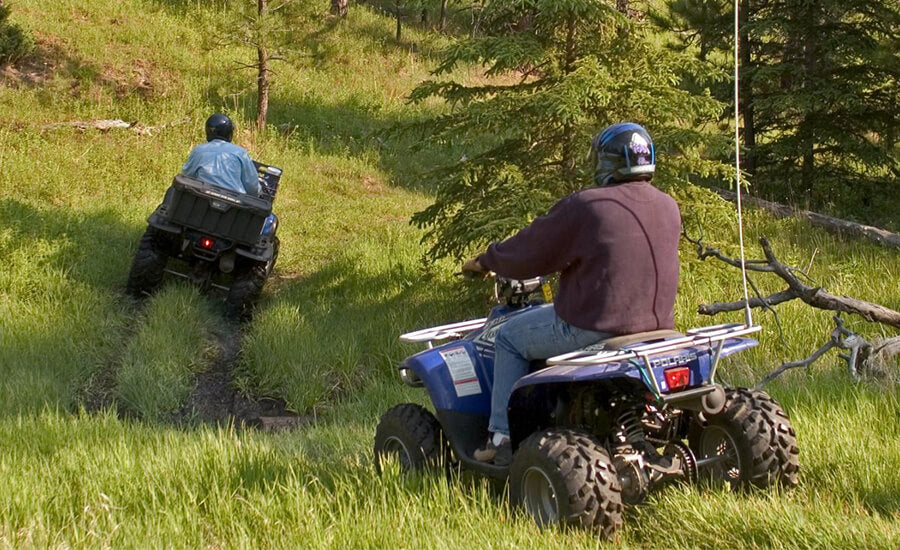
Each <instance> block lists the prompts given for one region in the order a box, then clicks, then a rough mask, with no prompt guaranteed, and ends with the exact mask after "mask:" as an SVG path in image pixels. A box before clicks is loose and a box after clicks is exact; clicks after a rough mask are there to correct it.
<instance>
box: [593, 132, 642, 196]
mask: <svg viewBox="0 0 900 550" xmlns="http://www.w3.org/2000/svg"><path fill="white" fill-rule="evenodd" d="M591 162H592V163H593V167H594V183H596V184H597V185H608V184H610V183H617V182H621V181H636V180H644V181H650V179H651V178H653V172H654V171H655V170H656V151H654V149H653V140H652V139H650V134H649V133H648V132H647V130H645V129H644V127H643V126H641V125H640V124H635V123H633V122H622V123H619V124H613V125H612V126H610V127H608V128H606V129H605V130H603V131H602V132H600V133H599V134H597V135H596V136H595V137H594V139H593V140H591Z"/></svg>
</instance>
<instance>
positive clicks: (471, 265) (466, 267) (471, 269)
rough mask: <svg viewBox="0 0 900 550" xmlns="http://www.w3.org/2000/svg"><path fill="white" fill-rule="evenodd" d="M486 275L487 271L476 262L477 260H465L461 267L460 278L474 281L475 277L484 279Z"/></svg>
mask: <svg viewBox="0 0 900 550" xmlns="http://www.w3.org/2000/svg"><path fill="white" fill-rule="evenodd" d="M487 275H488V270H486V269H485V268H484V266H483V265H481V262H479V261H478V258H472V259H470V260H467V261H466V263H464V264H463V265H462V276H463V277H466V278H467V279H474V278H476V277H485V276H487Z"/></svg>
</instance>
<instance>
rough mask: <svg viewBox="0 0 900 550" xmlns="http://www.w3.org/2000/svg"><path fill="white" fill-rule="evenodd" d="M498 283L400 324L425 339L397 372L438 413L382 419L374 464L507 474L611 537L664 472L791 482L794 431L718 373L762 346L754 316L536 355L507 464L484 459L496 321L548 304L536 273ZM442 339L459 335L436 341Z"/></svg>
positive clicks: (546, 511)
mask: <svg viewBox="0 0 900 550" xmlns="http://www.w3.org/2000/svg"><path fill="white" fill-rule="evenodd" d="M495 285H496V295H497V297H498V298H499V302H500V305H497V306H496V307H494V308H493V309H492V310H491V312H490V314H489V315H488V317H487V318H484V319H474V320H471V321H464V322H460V323H453V324H449V325H443V326H438V327H433V328H427V329H423V330H418V331H415V332H411V333H408V334H404V335H402V336H401V339H402V340H403V341H406V342H421V343H425V344H426V345H427V349H426V350H425V351H422V352H420V353H417V354H415V355H412V356H410V357H408V358H406V359H405V360H404V361H403V362H402V363H401V364H400V377H401V379H402V380H403V381H404V382H405V383H406V384H408V385H410V386H413V387H424V388H425V389H426V391H427V392H428V395H429V397H430V398H431V402H432V404H433V405H434V409H435V414H432V413H431V412H430V411H428V410H427V409H425V408H423V407H421V406H420V405H417V404H411V403H406V404H401V405H397V406H395V407H393V408H391V409H390V410H388V411H387V412H386V413H385V414H384V415H383V416H382V417H381V420H380V422H379V424H378V427H377V429H376V433H375V466H376V469H378V471H379V472H380V471H381V470H382V468H383V465H384V462H385V459H386V458H388V457H394V458H393V459H392V460H396V461H397V462H398V463H399V465H400V468H401V470H402V471H408V470H416V469H424V468H429V467H438V468H441V467H443V468H448V469H449V468H451V467H461V468H464V469H467V470H471V471H474V472H477V473H479V474H482V475H485V476H489V477H492V478H497V479H508V480H509V489H510V490H509V493H510V499H511V501H512V504H513V505H519V506H522V507H523V508H524V510H525V511H526V512H527V513H528V514H529V515H530V516H532V517H533V518H534V520H535V521H536V522H538V523H539V524H541V525H546V524H553V523H559V524H563V525H567V526H576V527H581V528H586V529H591V530H595V531H597V532H598V533H599V534H600V535H601V536H607V537H608V536H610V535H611V534H612V533H613V532H614V531H615V530H616V529H618V528H619V527H620V526H621V524H622V514H623V509H624V506H626V505H635V504H638V503H640V502H641V501H642V500H643V499H644V498H645V497H646V496H647V494H648V493H649V492H650V490H652V489H654V488H655V487H658V486H659V485H661V484H662V483H664V482H667V481H671V480H683V481H686V482H694V481H696V480H697V479H698V478H706V479H710V480H712V481H714V482H724V483H727V484H729V485H730V486H731V487H732V488H733V489H739V488H746V487H758V488H765V487H769V486H773V485H781V486H783V487H793V486H795V485H796V484H797V482H798V479H797V477H798V472H799V465H800V463H799V460H798V448H797V440H796V437H795V435H794V429H793V428H792V427H791V423H790V420H789V419H788V416H787V415H786V414H785V412H784V410H783V409H782V408H781V406H780V405H779V404H778V403H777V402H775V400H773V399H772V398H771V397H769V396H768V395H767V394H766V393H764V392H761V391H756V390H749V389H743V388H734V389H731V388H725V387H723V386H721V385H720V384H718V383H716V381H715V374H716V368H717V366H718V364H719V360H720V359H722V358H724V357H727V356H729V355H732V354H734V353H737V352H739V351H742V350H745V349H748V348H750V347H753V346H755V345H757V341H756V340H754V339H751V338H747V337H746V335H748V334H752V333H753V332H755V331H756V330H758V329H759V327H746V326H744V325H736V324H728V325H718V326H712V327H704V328H698V329H693V330H689V331H687V332H686V333H680V332H676V331H671V330H660V331H654V332H645V333H640V334H630V335H625V336H617V337H614V338H610V339H608V340H604V341H601V342H599V343H597V344H594V345H592V346H589V347H587V348H584V349H581V350H578V351H576V352H573V353H568V354H565V355H560V356H557V357H553V358H550V359H548V360H546V361H539V362H538V361H536V362H534V364H533V365H532V370H531V373H530V374H528V375H527V376H525V377H523V378H521V379H520V380H519V381H518V382H517V383H516V385H515V386H514V388H513V392H512V395H511V397H510V401H509V420H510V439H511V443H512V450H513V458H512V462H511V464H510V465H509V466H497V465H494V464H491V463H485V462H479V461H476V460H475V459H474V458H473V457H472V454H473V453H474V451H475V450H476V449H477V448H478V446H479V445H480V444H482V443H483V442H484V441H485V439H486V438H487V434H488V417H489V415H490V401H491V400H490V391H491V387H492V381H493V362H494V338H495V336H496V334H497V330H498V328H499V327H500V326H501V325H502V324H503V323H505V322H506V321H508V320H509V319H511V318H513V317H514V316H516V315H519V314H521V313H522V312H524V311H527V310H529V309H531V308H537V307H553V305H552V304H549V303H545V300H544V299H543V298H542V295H547V294H548V289H549V287H547V285H546V282H544V281H543V280H542V279H531V280H525V281H520V280H512V279H503V278H497V280H496V282H495ZM441 340H451V341H450V342H449V343H444V344H443V345H439V346H435V345H434V343H435V342H438V341H441Z"/></svg>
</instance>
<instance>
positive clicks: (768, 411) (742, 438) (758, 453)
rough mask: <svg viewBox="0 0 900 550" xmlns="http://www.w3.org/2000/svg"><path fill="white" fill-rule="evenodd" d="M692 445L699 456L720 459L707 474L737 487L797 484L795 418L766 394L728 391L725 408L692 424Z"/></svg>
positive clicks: (789, 486) (750, 391)
mask: <svg viewBox="0 0 900 550" xmlns="http://www.w3.org/2000/svg"><path fill="white" fill-rule="evenodd" d="M690 446H691V448H692V450H693V451H694V454H695V455H696V457H697V459H698V460H699V461H701V462H702V461H703V460H704V459H708V458H714V457H721V458H722V460H721V462H719V463H717V464H713V465H711V466H709V467H707V468H705V477H707V478H711V479H713V480H722V481H725V482H727V483H728V484H729V485H731V488H732V489H744V488H750V487H756V488H767V487H770V486H772V485H781V486H783V487H785V488H792V487H796V486H797V484H798V482H799V480H798V474H799V471H800V459H799V449H798V447H797V437H796V435H795V434H794V428H793V427H792V426H791V422H790V419H789V418H788V416H787V414H785V412H784V410H782V408H781V406H780V405H779V404H778V403H777V402H776V401H775V400H774V399H772V398H771V397H770V396H769V395H768V394H767V393H765V392H761V391H757V390H749V389H746V388H737V389H730V390H726V401H725V409H724V410H723V411H722V412H721V413H720V414H718V415H716V416H712V417H710V418H702V417H701V418H699V419H697V420H695V423H694V426H692V430H691V436H690Z"/></svg>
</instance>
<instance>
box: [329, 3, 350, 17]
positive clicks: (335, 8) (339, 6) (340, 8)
mask: <svg viewBox="0 0 900 550" xmlns="http://www.w3.org/2000/svg"><path fill="white" fill-rule="evenodd" d="M349 3H350V0H331V15H336V16H337V17H346V16H347V6H348V4H349Z"/></svg>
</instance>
